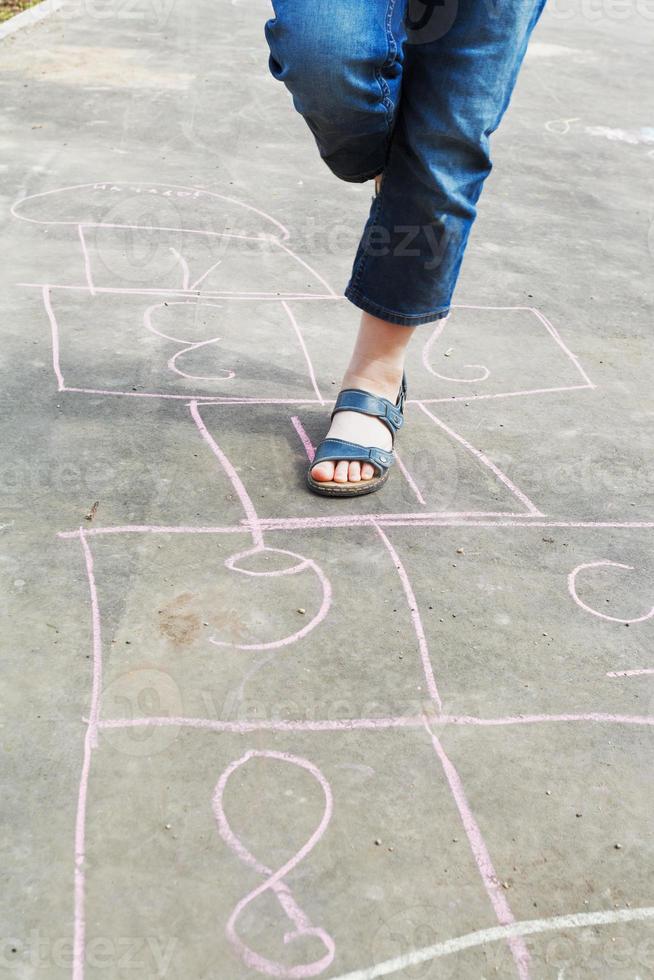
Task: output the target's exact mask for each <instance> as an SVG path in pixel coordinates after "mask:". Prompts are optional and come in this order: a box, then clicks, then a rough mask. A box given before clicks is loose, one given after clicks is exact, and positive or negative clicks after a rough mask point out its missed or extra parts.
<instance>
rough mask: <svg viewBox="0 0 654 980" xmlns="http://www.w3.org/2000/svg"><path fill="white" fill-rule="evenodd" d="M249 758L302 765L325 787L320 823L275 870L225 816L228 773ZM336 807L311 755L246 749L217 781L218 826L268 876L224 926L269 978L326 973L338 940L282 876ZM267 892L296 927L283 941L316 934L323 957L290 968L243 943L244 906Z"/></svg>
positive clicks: (233, 846) (235, 849)
mask: <svg viewBox="0 0 654 980" xmlns="http://www.w3.org/2000/svg"><path fill="white" fill-rule="evenodd" d="M250 759H273V760H276V761H279V762H284V763H287V764H290V765H294V766H299V767H300V768H301V769H304V770H305V771H306V772H308V773H310V774H311V775H312V776H313V778H314V779H315V780H316V782H318V783H319V785H320V787H321V789H322V791H323V796H324V810H323V814H322V817H321V819H320V823H319V824H318V826H317V827H316V829H315V830H314V832H313V833H312V834H311V836H310V838H309V839H308V840H307V842H306V843H305V844H304V845H303V846H302V847H301V848H300V850H299V851H298V852H297V853H296V854H294V855H293V857H292V858H290V859H289V860H288V861H287V862H286V863H285V864H283V865H282V866H281V868H279V869H278V870H277V871H273V870H272V868H269V867H268V866H267V865H265V864H263V863H262V862H261V861H258V860H257V858H255V857H254V855H253V854H251V853H250V851H249V850H248V849H247V848H246V847H245V845H244V844H243V842H242V841H241V840H240V839H239V838H238V837H237V836H236V834H235V833H234V831H233V830H232V828H231V826H230V824H229V822H228V820H227V817H226V815H225V808H224V802H223V800H224V793H225V787H226V785H227V782H228V780H229V778H230V776H231V775H232V774H233V773H234V772H235V771H236V770H237V769H239V768H240V767H241V766H243V765H245V764H246V763H247V762H249V761H250ZM333 809H334V803H333V797H332V791H331V787H330V785H329V783H328V782H327V780H326V779H325V777H324V776H323V774H322V773H321V771H320V770H319V769H318V768H317V767H316V766H315V765H314V764H313V763H312V762H309V760H308V759H302V758H300V757H299V756H295V755H289V754H288V753H286V752H272V751H255V750H250V751H249V752H246V753H245V755H243V756H241V758H240V759H237V760H236V761H234V762H232V763H230V765H229V766H228V767H227V768H226V769H225V771H224V772H223V773H222V775H221V777H220V779H219V780H218V783H217V785H216V789H215V791H214V795H213V812H214V816H215V818H216V823H217V824H218V832H219V833H220V836H221V837H222V839H223V840H224V841H225V843H226V844H227V846H228V847H230V848H231V850H232V851H233V852H234V853H235V854H236V856H237V857H238V858H239V859H240V860H241V861H242V862H243V863H244V864H246V865H247V866H248V867H249V868H252V869H253V870H254V871H256V872H257V873H258V874H260V875H263V877H264V878H265V881H264V882H263V883H262V884H260V885H258V886H257V887H256V888H254V889H253V890H252V891H251V892H249V893H248V894H247V895H246V896H245V897H244V898H242V899H241V901H240V902H239V903H238V904H237V905H236V907H235V908H234V911H233V912H232V914H231V915H230V917H229V919H228V921H227V926H226V932H227V937H228V938H229V940H230V942H231V943H232V945H233V946H234V948H235V949H236V951H237V953H238V954H239V955H240V957H241V959H242V960H243V962H244V963H245V964H246V965H247V966H249V967H252V968H253V969H255V970H258V971H259V972H260V973H266V974H268V976H272V977H293V978H295V977H297V978H302V977H315V976H317V975H318V974H319V973H322V972H323V970H326V969H327V967H328V966H329V965H330V964H331V962H332V960H333V959H334V952H335V946H334V940H333V939H332V937H331V936H330V935H329V934H328V933H327V932H325V930H324V929H321V928H316V927H315V926H313V925H312V924H311V921H310V919H309V917H308V916H307V914H306V913H305V912H303V910H302V909H301V908H300V907H299V905H298V904H297V902H296V901H295V899H294V897H293V895H292V893H291V891H290V889H289V887H288V885H287V884H286V882H285V881H284V879H285V878H286V877H287V876H288V875H289V874H290V873H291V872H292V871H293V870H294V868H296V867H297V866H298V865H299V864H300V863H301V862H302V861H304V859H305V858H306V857H308V855H309V854H310V853H311V851H312V850H313V849H314V847H315V846H316V844H318V842H319V841H320V840H321V838H322V837H323V835H324V833H325V831H326V829H327V827H328V825H329V822H330V820H331V818H332V813H333ZM266 891H272V893H273V894H274V896H275V898H276V899H277V901H278V902H279V904H280V906H281V907H282V909H283V911H284V913H285V915H286V916H287V917H288V919H289V920H290V922H291V923H292V924H293V927H294V928H293V929H292V930H290V931H289V932H287V933H286V934H285V935H284V943H285V944H288V943H290V942H293V941H294V940H296V939H302V938H306V937H314V938H316V939H319V940H320V941H321V943H322V944H323V946H324V947H325V950H326V952H325V954H324V956H322V957H321V959H319V960H315V961H313V962H311V963H303V964H300V965H298V966H294V967H287V966H285V965H284V964H283V963H279V962H276V961H274V960H269V959H266V958H265V957H263V956H261V955H260V954H259V953H257V952H255V951H254V950H253V949H251V948H250V947H249V946H247V945H246V944H245V943H244V942H243V940H242V939H241V937H240V936H239V935H238V932H237V928H236V924H237V922H238V919H239V918H240V916H241V915H242V913H243V912H244V911H245V909H246V908H247V907H248V906H249V905H251V904H252V902H254V901H255V899H257V898H258V897H259V896H260V895H263V894H264V892H266Z"/></svg>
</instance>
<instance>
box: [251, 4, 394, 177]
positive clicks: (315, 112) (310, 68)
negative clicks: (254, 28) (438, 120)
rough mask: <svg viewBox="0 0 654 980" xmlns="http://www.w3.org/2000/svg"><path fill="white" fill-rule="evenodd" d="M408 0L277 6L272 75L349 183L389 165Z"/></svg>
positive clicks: (270, 29)
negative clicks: (389, 147) (289, 95)
mask: <svg viewBox="0 0 654 980" xmlns="http://www.w3.org/2000/svg"><path fill="white" fill-rule="evenodd" d="M406 3H407V0H273V9H274V13H275V16H274V18H273V19H272V20H270V21H268V23H267V24H266V38H267V40H268V44H269V46H270V70H271V72H272V74H273V75H274V76H275V78H277V79H279V80H280V81H283V82H284V84H285V85H286V87H287V88H288V89H289V91H290V92H291V94H292V96H293V102H294V104H295V108H296V109H297V110H298V112H299V113H300V114H301V115H302V116H304V118H305V120H306V122H307V124H308V126H309V128H310V129H311V131H312V133H313V135H314V137H315V139H316V142H317V144H318V149H319V151H320V155H321V156H322V158H323V160H324V161H325V163H326V164H327V165H328V166H329V167H330V168H331V170H332V171H333V172H334V173H335V174H336V176H337V177H340V178H341V179H343V180H347V181H353V182H362V181H365V180H369V179H370V178H372V177H374V176H376V175H377V174H379V173H380V172H381V171H382V170H383V168H384V165H385V162H386V158H387V155H388V146H389V141H390V137H391V133H392V131H393V125H394V122H395V117H396V112H397V106H398V104H399V97H400V88H401V78H402V63H403V54H404V51H403V46H404V12H405V9H406Z"/></svg>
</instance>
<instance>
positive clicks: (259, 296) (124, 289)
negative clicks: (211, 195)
mask: <svg viewBox="0 0 654 980" xmlns="http://www.w3.org/2000/svg"><path fill="white" fill-rule="evenodd" d="M16 286H21V287H25V288H26V289H43V288H44V286H47V287H48V289H57V290H63V291H65V292H78V293H90V292H91V291H90V289H89V286H88V284H86V285H65V284H62V283H52V282H51V283H43V282H17V283H16ZM93 295H94V296H101V295H110V296H171V297H172V296H180V297H182V298H184V297H188V298H190V299H233V300H256V301H257V302H259V301H261V302H263V301H264V300H270V301H272V302H275V303H281V302H282V301H283V300H298V299H301V300H317V299H320V300H333V299H334V297H333V296H332V295H330V294H329V293H328V294H326V295H324V294H322V293H300V292H297V291H291V292H289V293H281V292H270V291H269V290H268V291H261V290H258V291H253V292H248V291H247V290H242V289H239V290H229V289H221V290H208V291H206V292H205V291H203V290H201V289H195V288H192V287H191V288H189V289H167V288H164V287H163V286H152V287H147V286H94V287H93ZM336 299H338V297H336Z"/></svg>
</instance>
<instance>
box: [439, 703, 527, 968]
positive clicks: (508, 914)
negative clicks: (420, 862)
mask: <svg viewBox="0 0 654 980" xmlns="http://www.w3.org/2000/svg"><path fill="white" fill-rule="evenodd" d="M425 728H426V729H427V732H428V733H429V735H430V737H431V741H432V745H433V746H434V751H435V752H436V755H437V756H438V759H439V761H440V763H441V766H442V767H443V772H444V773H445V778H446V779H447V782H448V785H449V787H450V791H451V793H452V796H453V797H454V802H455V803H456V806H457V809H458V811H459V815H460V817H461V822H462V824H463V827H464V830H465V833H466V837H467V838H468V843H469V844H470V849H471V851H472V854H473V857H474V859H475V862H476V864H477V868H478V870H479V874H480V876H481V880H482V881H483V883H484V887H485V889H486V893H487V895H488V897H489V899H490V902H491V905H492V906H493V910H494V912H495V916H496V918H497V921H498V923H499V925H501V926H509V925H513V924H514V923H515V921H516V920H515V916H514V915H513V912H512V911H511V906H510V905H509V903H508V900H507V898H506V895H505V893H504V891H503V889H502V885H501V884H500V880H499V878H498V876H497V872H496V871H495V867H494V865H493V862H492V860H491V856H490V854H489V851H488V848H487V846H486V842H485V841H484V838H483V835H482V832H481V830H480V827H479V824H478V823H477V821H476V820H475V817H474V815H473V813H472V810H471V809H470V804H469V802H468V798H467V796H466V792H465V790H464V788H463V783H462V782H461V777H460V776H459V773H458V772H457V770H456V768H455V767H454V765H453V763H452V762H451V761H450V759H449V758H448V756H447V755H446V754H445V750H444V749H443V746H442V745H441V743H440V741H439V739H438V738H437V737H436V735H434V733H433V731H432V730H431V729H430V727H429V723H428V721H427V719H425ZM507 941H508V944H509V948H510V949H511V953H512V955H513V960H514V962H515V964H516V967H517V970H518V976H519V977H520V978H521V980H529V961H530V956H529V950H528V949H527V945H526V943H525V941H524V939H523V938H522V936H509V937H508V939H507Z"/></svg>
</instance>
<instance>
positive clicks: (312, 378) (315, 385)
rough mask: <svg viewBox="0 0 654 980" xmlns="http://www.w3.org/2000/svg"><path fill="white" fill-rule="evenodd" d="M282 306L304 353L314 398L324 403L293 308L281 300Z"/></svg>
mask: <svg viewBox="0 0 654 980" xmlns="http://www.w3.org/2000/svg"><path fill="white" fill-rule="evenodd" d="M282 306H283V307H284V311H285V312H286V315H287V317H288V319H289V320H290V323H291V326H292V327H293V330H294V331H295V335H296V337H297V339H298V342H299V344H300V347H301V349H302V353H303V355H304V360H305V361H306V365H307V370H308V372H309V380H310V382H311V386H312V388H313V390H314V392H315V395H316V398H317V399H318V401H319V402H320V404H321V405H324V400H323V397H322V395H321V394H320V388H319V387H318V382H317V381H316V373H315V371H314V369H313V363H312V361H311V357H310V355H309V351H308V350H307V345H306V344H305V342H304V337H303V336H302V331H301V330H300V326H299V324H298V322H297V320H296V318H295V314H294V313H293V310H292V309H291V308H290V306H289V305H288V303H286V302H283V303H282Z"/></svg>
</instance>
